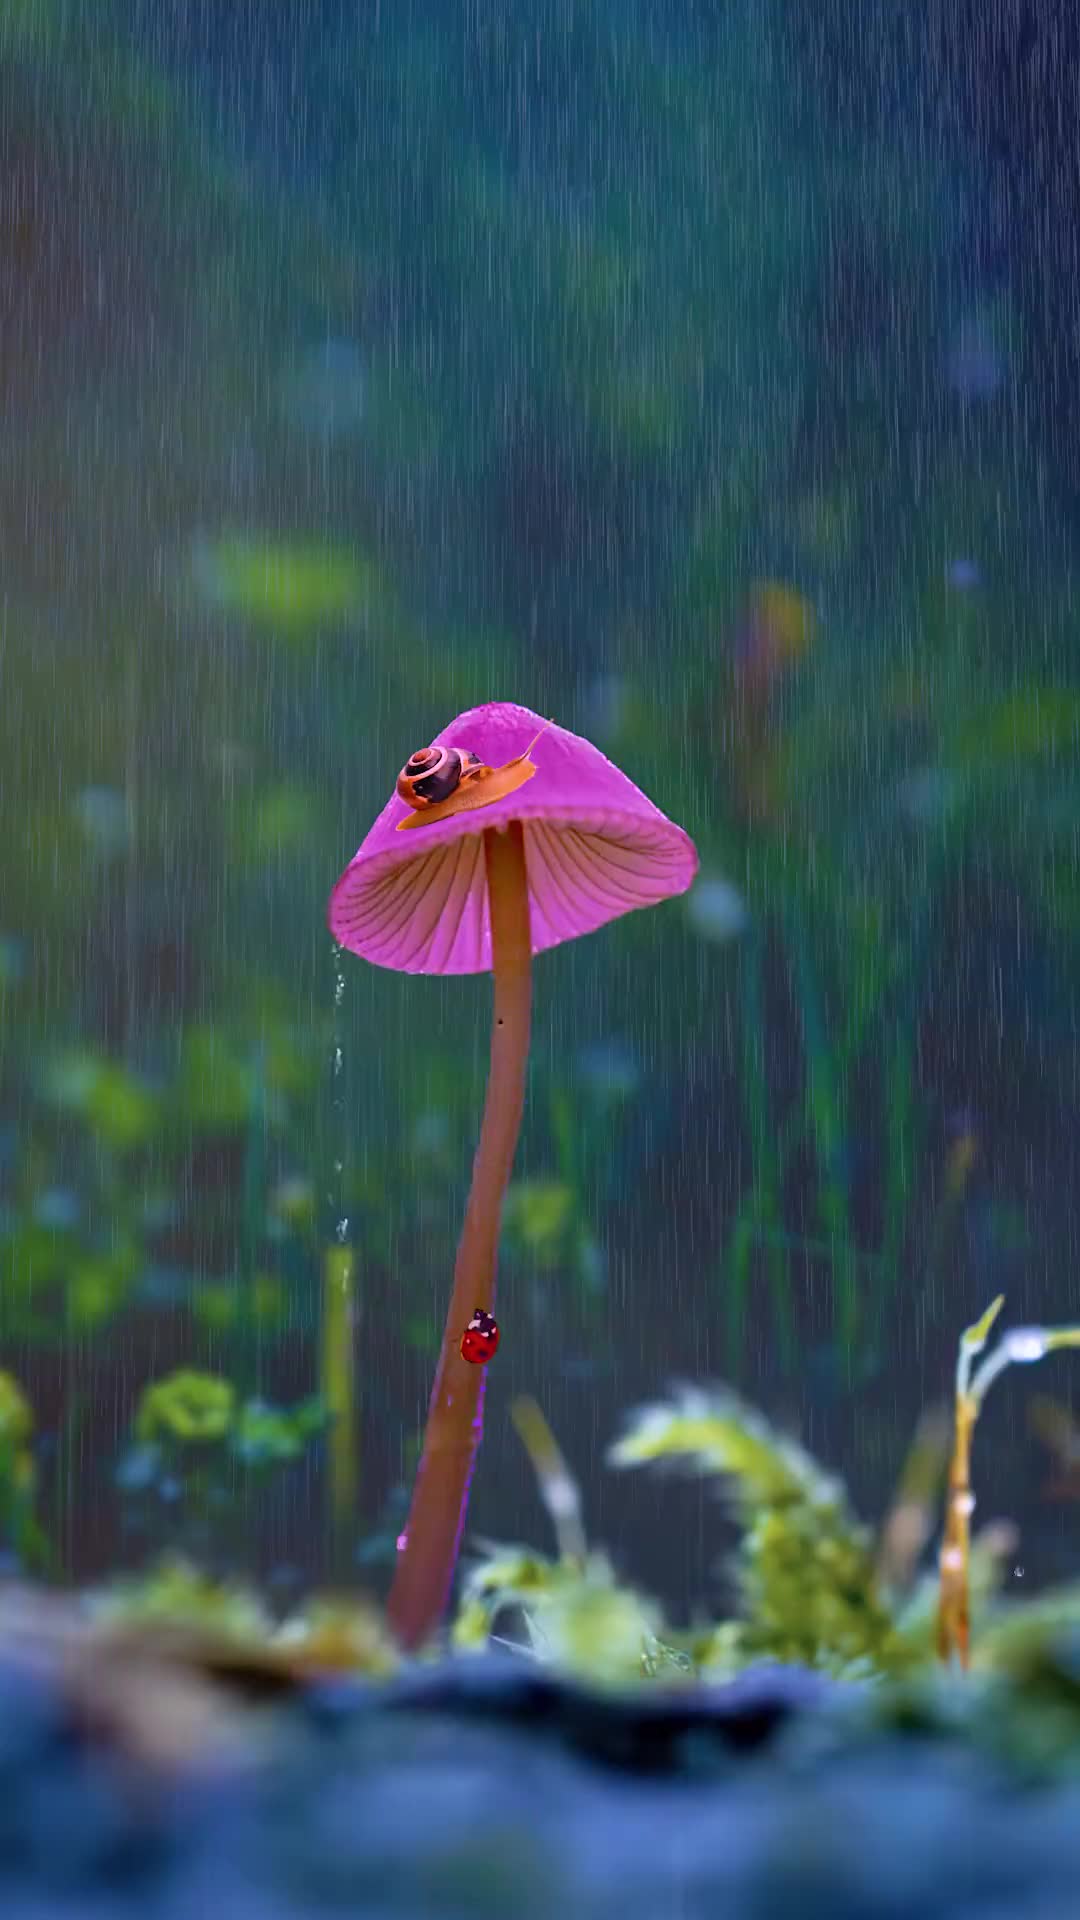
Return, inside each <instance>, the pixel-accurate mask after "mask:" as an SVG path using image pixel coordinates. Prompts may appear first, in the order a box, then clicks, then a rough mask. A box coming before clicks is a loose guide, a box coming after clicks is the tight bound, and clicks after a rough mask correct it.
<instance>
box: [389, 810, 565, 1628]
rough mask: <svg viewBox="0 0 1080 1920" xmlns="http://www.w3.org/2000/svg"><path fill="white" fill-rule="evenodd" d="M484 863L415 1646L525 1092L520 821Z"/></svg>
mask: <svg viewBox="0 0 1080 1920" xmlns="http://www.w3.org/2000/svg"><path fill="white" fill-rule="evenodd" d="M484 865H485V869H486V875H487V889H488V901H489V911H490V918H491V966H492V973H493V974H494V978H495V1006H494V1013H493V1021H492V1029H491V1065H490V1068H489V1072H488V1086H487V1098H486V1100H485V1103H484V1118H483V1122H482V1125H481V1128H480V1144H479V1146H478V1147H477V1150H476V1159H475V1161H474V1162H473V1177H472V1187H471V1189H470V1192H469V1201H468V1206H467V1207H466V1210H465V1222H464V1225H463V1227H462V1230H461V1240H460V1242H459V1245H458V1252H457V1260H456V1263H455V1266H454V1287H453V1292H452V1294H451V1296H450V1310H449V1312H448V1314H447V1319H446V1329H445V1332H444V1334H443V1343H442V1352H441V1354H440V1357H439V1365H438V1370H437V1372H436V1375H435V1385H434V1388H433V1390H432V1395H431V1402H430V1405H429V1407H428V1417H427V1428H426V1430H425V1434H424V1450H423V1454H422V1456H421V1460H420V1466H419V1469H418V1471H417V1476H416V1483H415V1485H414V1488H413V1496H412V1502H411V1505H410V1508H409V1517H408V1520H407V1521H406V1524H405V1531H404V1533H403V1534H402V1536H401V1540H400V1542H399V1548H398V1560H397V1567H396V1571H395V1574H394V1580H393V1584H392V1586H391V1589H390V1597H389V1601H388V1603H387V1615H388V1619H389V1623H390V1627H391V1629H392V1631H393V1633H394V1635H395V1637H396V1638H397V1640H398V1641H399V1643H400V1644H401V1645H402V1646H403V1647H405V1648H407V1649H412V1648H414V1647H417V1646H420V1645H421V1644H422V1643H423V1641H424V1640H426V1639H427V1638H428V1636H429V1635H430V1634H431V1633H432V1632H433V1630H434V1629H435V1628H436V1627H437V1626H438V1624H439V1621H440V1620H441V1618H442V1615H443V1611H444V1609H445V1607H446V1602H447V1599H448V1597H449V1593H450V1586H451V1582H452V1580H453V1577H454V1568H455V1565H456V1563H457V1556H458V1549H459V1546H460V1543H461V1535H462V1530H463V1528H464V1525H465V1514H466V1510H467V1507H468V1502H469V1483H470V1481H471V1479H472V1472H473V1466H474V1464H475V1461H476V1455H477V1452H478V1450H479V1446H480V1440H481V1436H482V1433H483V1426H484V1386H485V1382H486V1378H487V1375H486V1370H485V1369H484V1368H483V1367H482V1366H471V1365H470V1364H469V1362H468V1361H467V1360H464V1359H463V1358H462V1355H461V1344H460V1343H461V1335H462V1331H463V1329H464V1328H465V1327H466V1326H467V1325H468V1322H469V1320H470V1318H471V1316H472V1314H473V1312H474V1311H475V1309H476V1308H477V1307H482V1308H483V1309H484V1310H485V1312H487V1313H491V1312H493V1311H494V1305H495V1268H496V1262H497V1257H498V1247H499V1228H500V1223H501V1220H502V1205H503V1196H504V1194H505V1192H506V1188H507V1184H508V1182H509V1179H510V1172H511V1169H512V1167H513V1163H514V1153H515V1151H516V1148H517V1141H518V1134H519V1132H520V1129H521V1115H522V1108H523V1106H524V1101H525V1071H526V1066H527V1064H528V1056H529V1016H530V1008H531V998H532V955H531V940H530V933H529V892H528V880H527V875H526V866H525V837H524V832H523V830H522V826H521V823H520V821H514V822H512V823H511V824H510V825H509V826H506V827H503V828H502V829H501V830H500V829H493V828H489V829H488V830H487V831H486V832H485V834H484Z"/></svg>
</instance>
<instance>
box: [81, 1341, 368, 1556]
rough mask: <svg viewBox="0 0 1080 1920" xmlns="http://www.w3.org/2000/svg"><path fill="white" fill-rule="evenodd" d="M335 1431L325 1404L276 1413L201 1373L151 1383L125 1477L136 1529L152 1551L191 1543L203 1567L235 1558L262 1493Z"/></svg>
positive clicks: (188, 1371)
mask: <svg viewBox="0 0 1080 1920" xmlns="http://www.w3.org/2000/svg"><path fill="white" fill-rule="evenodd" d="M329 1424H330V1423H329V1416H328V1414H327V1410H326V1407H325V1405H324V1404H323V1402H322V1401H321V1400H320V1399H319V1398H317V1397H316V1396H311V1397H309V1398H308V1399H305V1400H301V1401H298V1402H297V1403H296V1404H295V1405H294V1406H292V1407H275V1406H271V1405H270V1404H268V1403H267V1402H266V1401H264V1400H262V1399H259V1398H254V1397H253V1398H249V1399H241V1398H240V1396H239V1395H238V1393H237V1391H236V1388H235V1386H234V1385H233V1383H232V1381H230V1380H226V1379H223V1378H222V1377H221V1376H220V1375H217V1374H209V1373H200V1372H198V1371H196V1370H195V1369H193V1368H181V1369H179V1370H178V1371H177V1372H175V1373H172V1374H170V1375H168V1376H167V1377H166V1378H164V1379H162V1380H157V1381H154V1382H152V1383H151V1384H150V1385H149V1386H147V1387H146V1388H144V1390H143V1393H142V1395H141V1397H140V1400H139V1404H138V1408H137V1410H136V1415H135V1421H134V1427H133V1440H132V1444H131V1446H130V1447H129V1448H128V1449H127V1451H126V1453H125V1454H124V1456H123V1457H122V1459H121V1461H120V1465H119V1468H118V1472H117V1481H118V1484H119V1487H120V1489H121V1493H122V1496H123V1498H124V1501H125V1506H126V1510H127V1520H128V1524H129V1526H131V1527H132V1528H133V1529H134V1530H135V1531H136V1532H137V1533H139V1534H141V1535H142V1536H143V1538H144V1539H145V1540H146V1541H147V1542H148V1543H149V1544H150V1545H151V1546H153V1544H154V1543H155V1541H157V1540H158V1539H159V1538H162V1537H167V1538H168V1539H169V1541H170V1542H171V1543H173V1544H174V1545H175V1543H176V1542H177V1541H178V1540H179V1539H183V1538H185V1537H186V1538H187V1539H188V1541H189V1542H190V1543H191V1545H192V1547H193V1548H194V1550H196V1552H197V1553H198V1555H199V1556H200V1557H201V1558H203V1559H206V1558H209V1559H210V1560H212V1561H213V1562H215V1563H216V1562H217V1561H219V1560H220V1559H222V1558H224V1559H225V1560H226V1561H227V1562H228V1561H231V1560H233V1559H234V1558H235V1556H236V1554H237V1553H238V1552H239V1551H240V1549H241V1547H242V1545H243V1528H242V1526H240V1525H238V1522H239V1521H240V1520H241V1518H242V1516H244V1515H245V1514H246V1513H247V1511H248V1501H249V1495H250V1493H251V1491H252V1488H253V1486H254V1485H255V1484H256V1483H257V1484H258V1485H259V1486H260V1487H261V1488H263V1489H264V1490H265V1488H266V1487H267V1485H268V1483H269V1482H270V1481H271V1480H272V1479H274V1478H275V1477H277V1476H279V1475H280V1474H282V1473H283V1472H286V1471H287V1470H288V1469H289V1468H290V1467H293V1466H295V1465H296V1464H297V1463H298V1462H300V1461H301V1460H302V1459H303V1458H304V1456H305V1454H306V1453H307V1452H308V1449H309V1448H310V1447H312V1446H313V1445H314V1444H316V1443H317V1442H318V1441H319V1440H321V1439H322V1437H323V1436H324V1435H325V1433H326V1431H327V1429H328V1426H329Z"/></svg>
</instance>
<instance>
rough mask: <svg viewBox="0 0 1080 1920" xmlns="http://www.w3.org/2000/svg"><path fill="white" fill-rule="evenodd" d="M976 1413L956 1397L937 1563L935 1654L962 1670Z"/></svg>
mask: <svg viewBox="0 0 1080 1920" xmlns="http://www.w3.org/2000/svg"><path fill="white" fill-rule="evenodd" d="M978 1413H979V1403H978V1401H977V1400H976V1399H975V1397H974V1396H973V1395H972V1394H970V1393H958V1394H957V1396H956V1421H955V1427H954V1431H953V1450H952V1458H951V1460H950V1462H949V1494H948V1503H947V1506H946V1509H945V1527H944V1532H943V1534H942V1541H941V1555H940V1559H939V1563H938V1564H939V1570H940V1587H939V1598H938V1632H937V1645H938V1654H939V1657H940V1658H941V1659H942V1660H944V1661H946V1662H947V1661H950V1660H951V1659H952V1658H953V1657H954V1656H955V1657H956V1658H957V1659H958V1660H959V1662H960V1665H961V1666H962V1667H966V1666H967V1664H968V1660H969V1657H970V1645H971V1611H970V1597H969V1585H970V1567H971V1515H972V1511H973V1509H974V1505H975V1501H974V1496H973V1494H972V1491H971V1440H972V1435H973V1433H974V1431H975V1422H976V1419H977V1418H978Z"/></svg>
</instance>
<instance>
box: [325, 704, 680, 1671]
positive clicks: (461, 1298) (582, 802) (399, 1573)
mask: <svg viewBox="0 0 1080 1920" xmlns="http://www.w3.org/2000/svg"><path fill="white" fill-rule="evenodd" d="M533 755H535V759H534V758H533V757H532V756H533ZM473 756H476V759H475V760H474V759H473ZM403 794H404V795H406V796H408V797H407V798H403V797H401V796H402V795H403ZM696 870H697V854H696V852H695V849H694V845H693V842H692V841H691V840H690V839H689V838H688V836H687V835H686V834H685V833H684V832H683V830H682V828H681V827H677V826H675V825H673V823H672V822H671V821H670V820H668V819H667V818H666V817H665V815H664V814H662V813H661V812H660V810H659V808H657V807H654V806H653V804H652V801H651V800H648V799H646V797H645V795H644V794H643V793H642V792H640V790H639V789H638V788H637V787H635V786H634V784H633V782H632V781H630V780H628V779H627V778H626V776H625V774H622V773H620V772H619V770H618V768H617V767H614V766H613V765H612V764H611V762H610V760H607V759H605V757H604V755H603V754H602V753H601V752H600V751H599V750H598V748H596V747H594V746H592V745H591V744H590V743H589V741H587V740H582V739H580V738H579V736H578V735H577V734H574V733H568V732H567V731H566V730H565V729H564V728H563V727H557V726H555V725H553V724H551V723H545V722H544V721H543V720H542V719H540V718H539V717H538V716H537V715H536V714H535V713H530V711H529V709H528V708H527V707H517V706H512V705H510V704H508V703H506V702H503V701H493V702H491V704H490V705H488V706H483V707H474V708H473V709H472V711H471V712H470V713H463V714H459V716H458V718H457V719H456V720H452V721H451V723H450V725H449V726H448V727H446V728H445V729H444V731H443V732H442V733H441V734H440V735H439V738H438V740H436V741H435V743H434V745H433V746H432V747H431V748H428V749H425V750H424V751H423V752H422V753H420V754H415V755H414V756H413V757H412V759H411V760H410V761H409V762H408V763H407V765H406V767H405V768H404V769H403V771H402V774H401V776H400V778H399V781H398V789H397V792H396V793H395V794H394V795H393V796H392V797H391V798H390V800H388V802H387V804H386V806H385V807H384V808H383V810H382V813H381V814H380V815H379V818H378V819H377V820H376V822H375V825H374V826H373V827H372V829H371V831H370V833H369V834H368V836H367V839H366V840H365V841H364V843H363V845H362V847H361V848H360V850H359V852H358V853H357V854H356V856H355V858H354V859H353V860H352V861H351V862H350V864H349V866H348V867H347V868H346V870H345V872H344V873H343V874H342V876H341V878H340V880H339V881H338V883H337V885H336V887H335V888H334V891H333V893H332V895H331V897H330V907H329V916H328V917H329V923H330V930H331V932H332V933H333V935H334V938H335V939H336V940H338V941H339V942H340V944H341V945H342V946H343V947H348V948H349V949H350V950H351V951H352V952H353V953H358V954H360V955H362V957H363V958H364V959H365V960H371V961H373V962H374V963H375V965H376V966H382V967H396V968H399V969H400V970H401V971H402V972H404V973H486V972H488V971H490V972H491V973H492V974H493V975H494V984H495V1007H494V1019H493V1025H492V1034H491V1066H490V1072H489V1076H488V1088H487V1098H486V1101H485V1104H484V1117H483V1121H482V1124H481V1128H480V1144H479V1146H478V1148H477V1152H476V1159H475V1161H474V1163H473V1178H472V1187H471V1190H470V1193H469V1200H468V1205H467V1207H466V1210H465V1223H464V1226H463V1228H462V1233H461V1241H460V1244H459V1246H458V1254H457V1261H456V1264H455V1267H454V1286H453V1292H452V1294H451V1298H450V1310H449V1313H448V1316H447V1321H446V1331H445V1333H444V1335H443V1343H442V1351H441V1354H440V1356H439V1362H438V1367H437V1370H436V1374H435V1384H434V1387H433V1390H432V1395H431V1403H430V1406H429V1409H428V1420H427V1429H426V1433H425V1438H424V1451H423V1455H422V1457H421V1461H420V1466H419V1470H418V1473H417V1478H416V1484H415V1486H414V1489H413V1497H412V1505H411V1507H410V1510H409V1517H408V1520H407V1522H406V1526H405V1530H404V1533H403V1534H402V1537H401V1540H400V1541H399V1551H398V1558H397V1566H396V1570H395V1575H394V1580H393V1583H392V1586H391V1591H390V1598H389V1603H388V1616H389V1620H390V1625H391V1627H392V1629H393V1631H394V1633H395V1635H396V1636H397V1638H398V1640H399V1641H400V1643H401V1644H402V1646H404V1647H407V1648H413V1647H416V1646H419V1645H420V1644H421V1643H422V1642H423V1641H424V1640H425V1639H426V1638H427V1637H428V1635H429V1634H430V1633H431V1632H432V1631H433V1630H434V1628H435V1627H437V1625H438V1623H439V1621H440V1619H441V1617H442V1614H443V1610H444V1608H445V1605H446V1601H447V1598H448V1596H449V1591H450V1585H451V1582H452V1579H453V1574H454V1567H455V1564H456V1561H457V1553H458V1546H459V1543H460V1540H461V1532H462V1528H463V1526H464V1522H465V1511H466V1507H467V1504H468V1495H469V1482H470V1480H471V1477H472V1470H473V1465H474V1463H475V1460H476V1454H477V1449H478V1447H479V1444H480V1436H481V1432H482V1429H483V1395H484V1381H485V1369H484V1368H483V1367H482V1366H472V1365H469V1363H468V1362H467V1361H466V1360H465V1359H464V1358H463V1357H462V1354H461V1350H460V1342H461V1336H462V1333H463V1331H464V1329H465V1327H466V1326H467V1324H468V1322H469V1320H470V1318H471V1317H472V1315H473V1313H474V1311H475V1309H476V1308H478V1307H479V1308H482V1309H483V1310H484V1312H486V1313H491V1312H492V1311H493V1309H494V1299H495V1267H496V1256H497V1251H498V1241H499V1227H500V1222H501V1217H502V1204H503V1196H504V1194H505V1191H506V1186H507V1182H508V1181H509V1178H510V1171H511V1167H512V1164H513V1159H514V1152H515V1149H516V1147H517V1139H518V1132H519V1130H520V1126H521V1112H522V1105H523V1101H524V1093H525V1069H526V1064H527V1060H528V1052H529V1014H530V1001H531V962H532V955H533V954H534V953H541V952H543V950H544V948H545V947H555V946H558V945H559V944H560V942H561V941H563V940H572V939H575V938H576V937H577V935H578V934H582V933H592V932H593V930H594V929H595V928H596V927H602V926H603V925H604V923H605V922H606V921H608V920H614V919H616V918H617V917H618V915H619V914H622V913H627V912H629V911H630V909H631V908H633V907H651V906H654V905H655V904H656V903H657V902H659V901H661V900H665V899H667V898H669V897H670V896H671V895H672V894H677V893H683V892H685V890H686V888H687V887H689V885H690V883H691V881H692V880H693V877H694V874H695V872H696Z"/></svg>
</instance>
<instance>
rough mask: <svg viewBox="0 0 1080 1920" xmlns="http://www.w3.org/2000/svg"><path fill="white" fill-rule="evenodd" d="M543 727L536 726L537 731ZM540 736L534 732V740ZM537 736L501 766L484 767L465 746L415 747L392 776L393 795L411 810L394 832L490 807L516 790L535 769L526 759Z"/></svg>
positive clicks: (530, 761) (530, 777) (530, 776)
mask: <svg viewBox="0 0 1080 1920" xmlns="http://www.w3.org/2000/svg"><path fill="white" fill-rule="evenodd" d="M549 724H550V723H549ZM544 731H545V729H544V728H541V730H540V732H541V733H542V732H544ZM539 738H540V734H539V733H538V734H537V736H536V740H539ZM536 740H532V741H530V742H529V745H528V746H527V747H526V749H525V751H524V753H519V754H515V756H514V758H513V759H512V760H508V761H507V762H506V765H505V766H503V767H489V766H486V765H485V764H484V762H483V761H482V760H481V759H480V758H479V756H478V755H477V754H475V753H473V752H471V751H470V749H469V748H468V747H440V746H431V747H420V748H419V749H418V750H417V752H416V753H414V754H411V755H410V756H409V758H408V760H407V761H406V762H405V765H404V766H403V767H402V769H401V772H400V773H399V774H398V777H397V787H396V792H397V795H398V798H399V800H404V802H405V805H406V806H407V807H408V808H409V809H410V812H409V813H407V814H406V816H405V818H404V820H399V821H398V832H399V833H400V832H401V831H402V829H403V828H405V827H422V826H427V825H428V824H432V823H434V822H435V821H436V820H446V819H448V818H450V817H451V816H452V815H454V814H456V813H470V812H471V811H472V810H473V809H474V808H475V807H490V806H491V804H492V802H493V801H495V800H502V799H505V797H506V795H507V794H509V793H515V792H516V791H517V789H518V787H523V786H524V785H525V782H526V780H531V779H532V777H533V774H534V773H535V772H536V765H535V763H534V762H533V761H532V760H530V758H529V755H530V754H531V752H532V750H533V748H534V747H535V745H536Z"/></svg>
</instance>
